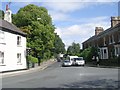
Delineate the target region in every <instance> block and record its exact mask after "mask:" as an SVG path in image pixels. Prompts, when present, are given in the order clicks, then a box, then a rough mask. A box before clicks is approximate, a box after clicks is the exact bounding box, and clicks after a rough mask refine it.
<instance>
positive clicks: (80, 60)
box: [74, 57, 85, 66]
mask: <svg viewBox="0 0 120 90" xmlns="http://www.w3.org/2000/svg"><path fill="white" fill-rule="evenodd" d="M74 62H75V63H74V65H79V66H84V65H85V60H83V57H77V58H74Z"/></svg>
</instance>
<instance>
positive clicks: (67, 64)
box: [62, 60, 72, 66]
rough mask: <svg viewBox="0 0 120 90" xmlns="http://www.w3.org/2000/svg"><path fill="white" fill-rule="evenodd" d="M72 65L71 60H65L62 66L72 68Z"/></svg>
mask: <svg viewBox="0 0 120 90" xmlns="http://www.w3.org/2000/svg"><path fill="white" fill-rule="evenodd" d="M71 65H72V63H71V62H70V60H64V61H63V62H62V66H71Z"/></svg>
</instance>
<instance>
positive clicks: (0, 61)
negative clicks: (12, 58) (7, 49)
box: [0, 51, 5, 65]
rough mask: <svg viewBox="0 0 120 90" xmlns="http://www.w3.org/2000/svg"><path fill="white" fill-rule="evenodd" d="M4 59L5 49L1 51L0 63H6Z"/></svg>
mask: <svg viewBox="0 0 120 90" xmlns="http://www.w3.org/2000/svg"><path fill="white" fill-rule="evenodd" d="M4 60H5V53H4V51H0V65H4V64H5V62H4Z"/></svg>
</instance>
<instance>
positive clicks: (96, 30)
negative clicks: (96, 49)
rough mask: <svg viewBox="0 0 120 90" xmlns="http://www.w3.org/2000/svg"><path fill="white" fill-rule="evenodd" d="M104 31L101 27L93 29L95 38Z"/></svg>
mask: <svg viewBox="0 0 120 90" xmlns="http://www.w3.org/2000/svg"><path fill="white" fill-rule="evenodd" d="M103 31H104V29H103V28H102V27H95V36H97V35H98V34H99V33H101V32H103Z"/></svg>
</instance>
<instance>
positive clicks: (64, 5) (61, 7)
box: [44, 2, 88, 13]
mask: <svg viewBox="0 0 120 90" xmlns="http://www.w3.org/2000/svg"><path fill="white" fill-rule="evenodd" d="M87 4H88V3H78V2H48V3H44V5H45V6H47V7H49V8H50V9H52V10H54V11H57V12H64V13H67V12H73V11H76V10H79V9H82V8H84V7H86V6H88V5H87Z"/></svg>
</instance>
